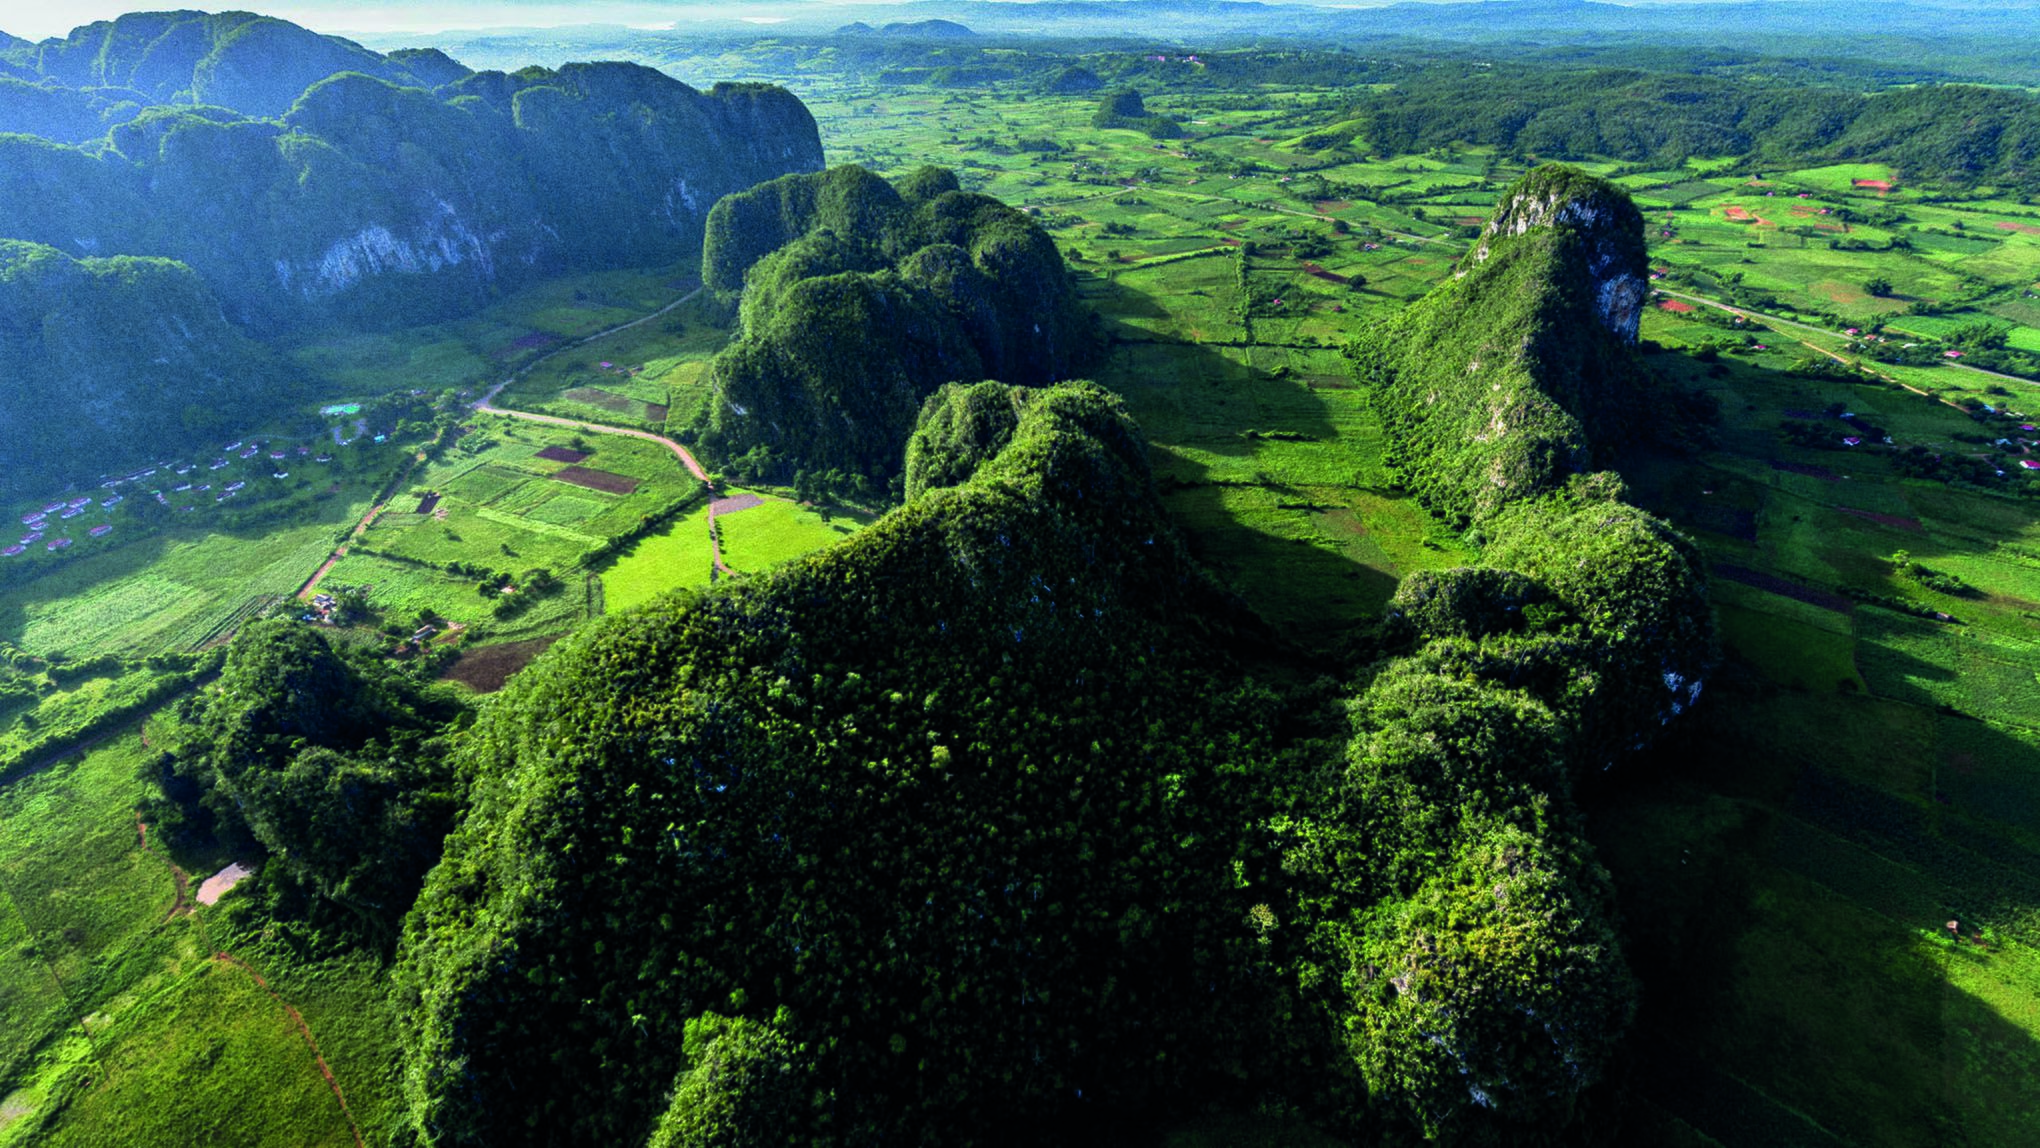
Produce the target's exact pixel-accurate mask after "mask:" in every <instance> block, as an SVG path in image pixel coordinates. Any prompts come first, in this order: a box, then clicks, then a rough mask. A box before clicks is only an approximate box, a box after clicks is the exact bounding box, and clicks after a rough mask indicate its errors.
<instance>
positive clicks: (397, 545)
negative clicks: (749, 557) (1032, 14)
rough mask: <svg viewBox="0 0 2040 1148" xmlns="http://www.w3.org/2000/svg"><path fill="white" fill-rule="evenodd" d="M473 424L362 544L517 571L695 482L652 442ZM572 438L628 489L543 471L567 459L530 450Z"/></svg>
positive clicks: (611, 529)
mask: <svg viewBox="0 0 2040 1148" xmlns="http://www.w3.org/2000/svg"><path fill="white" fill-rule="evenodd" d="M480 425H481V429H480V430H479V431H478V432H477V433H476V434H475V435H472V436H470V438H469V439H467V440H463V444H462V446H461V447H460V448H457V449H455V450H454V451H451V452H449V453H448V456H447V458H445V459H443V460H441V461H440V462H437V463H435V464H433V465H432V466H430V467H427V468H425V469H424V470H423V471H421V472H420V473H418V474H417V475H415V476H414V477H413V480H412V488H411V490H410V491H409V492H408V493H407V494H405V495H404V496H401V497H399V498H397V499H393V500H392V502H391V509H390V510H389V511H386V512H385V513H384V514H383V515H382V516H381V517H379V518H377V519H376V521H375V524H374V525H373V526H372V527H370V529H369V530H368V533H367V535H366V536H365V537H364V538H363V543H364V545H365V547H366V548H367V549H369V550H373V551H378V552H382V553H386V554H388V555H391V556H393V557H395V558H398V559H408V560H411V561H414V562H422V563H426V564H429V565H433V566H440V567H444V566H447V565H449V564H453V563H463V564H467V565H471V566H480V567H483V568H485V569H490V570H505V571H509V572H511V573H522V572H523V571H525V570H529V569H532V568H534V567H541V566H542V567H546V568H548V569H550V570H552V571H553V572H554V573H556V574H558V573H563V572H565V571H567V570H569V569H571V568H573V567H574V566H575V565H576V564H577V563H578V562H579V561H580V559H581V556H582V555H584V554H586V553H587V552H588V551H589V550H590V549H591V548H592V547H593V546H595V545H596V544H597V543H599V542H601V541H602V540H603V539H606V538H610V537H614V536H616V535H619V534H623V533H626V532H628V531H630V530H633V529H636V528H637V526H638V524H639V522H640V521H642V519H643V518H644V517H645V516H647V515H656V514H659V513H662V512H663V511H665V510H666V509H667V508H669V507H671V506H672V505H674V504H675V503H677V502H678V501H680V500H681V499H683V498H685V497H687V496H688V495H690V494H691V493H692V492H693V491H694V490H695V489H696V487H697V485H698V484H697V483H696V481H695V479H694V478H693V477H692V476H691V475H689V474H688V473H687V472H686V471H685V470H684V469H683V468H682V467H681V465H680V461H679V460H678V459H677V458H675V457H674V456H673V454H672V452H670V451H668V450H667V449H666V448H665V447H663V446H661V445H659V444H657V443H651V442H645V441H643V440H639V439H632V438H624V437H620V436H616V435H603V434H597V433H593V432H577V431H574V430H572V429H569V428H565V427H553V426H547V425H544V424H538V423H530V422H521V421H518V420H513V419H508V418H493V419H485V420H484V421H483V422H482V423H481V424H480ZM577 440H578V441H580V442H582V443H583V444H584V446H583V449H586V450H587V451H589V452H591V453H590V456H589V457H588V458H585V459H583V460H582V461H581V462H580V463H579V464H577V465H579V466H582V467H584V468H588V469H592V470H600V471H606V472H608V473H611V474H618V475H623V476H625V477H628V478H634V479H637V480H638V487H637V489H636V490H635V491H633V492H631V493H629V494H615V493H609V492H606V491H599V490H591V489H588V488H586V487H582V486H577V485H573V484H571V483H567V482H564V481H562V480H559V479H556V478H554V477H552V476H553V475H554V474H555V473H556V472H558V471H559V470H561V469H563V468H564V467H565V466H566V465H567V464H564V463H560V462H553V461H549V460H546V459H541V458H538V457H537V454H538V452H539V451H540V450H542V449H544V448H546V447H550V446H559V447H566V446H570V445H571V444H572V443H574V442H575V441H577ZM429 491H437V492H439V494H440V495H441V498H440V501H439V503H438V505H437V507H436V508H435V509H436V511H437V513H434V514H419V513H417V508H418V507H419V505H420V502H419V501H417V499H418V498H419V497H420V496H422V495H424V494H425V493H427V492H429ZM450 616H457V615H450Z"/></svg>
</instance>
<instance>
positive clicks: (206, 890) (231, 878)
mask: <svg viewBox="0 0 2040 1148" xmlns="http://www.w3.org/2000/svg"><path fill="white" fill-rule="evenodd" d="M254 875H255V871H254V870H252V869H250V868H248V867H247V866H245V865H243V864H241V863H240V862H239V861H236V862H234V863H233V864H231V865H229V866H227V867H226V868H224V869H222V870H220V871H219V872H217V873H215V874H213V875H212V876H210V877H207V878H206V879H205V880H204V881H201V882H200V883H199V886H198V903H199V904H201V905H211V904H215V903H217V902H218V901H219V899H220V898H221V897H224V896H226V895H227V891H228V890H230V889H232V888H233V887H234V886H236V885H239V884H240V883H241V882H242V881H244V880H246V879H247V878H249V877H252V876H254Z"/></svg>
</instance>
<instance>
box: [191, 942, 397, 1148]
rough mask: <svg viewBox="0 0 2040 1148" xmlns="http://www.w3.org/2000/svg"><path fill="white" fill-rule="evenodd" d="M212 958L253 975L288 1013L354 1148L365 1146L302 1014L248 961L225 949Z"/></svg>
mask: <svg viewBox="0 0 2040 1148" xmlns="http://www.w3.org/2000/svg"><path fill="white" fill-rule="evenodd" d="M213 959H214V960H216V961H219V962H221V963H222V964H228V965H233V966H234V967H236V968H238V969H240V970H241V971H242V972H245V973H247V974H248V975H249V976H250V977H253V978H254V979H255V983H256V984H258V985H260V986H262V991H263V992H266V993H268V994H269V999H270V1000H273V1001H275V1002H276V1003H277V1004H279V1005H282V1006H283V1011H284V1012H285V1013H287V1014H289V1016H290V1019H291V1020H292V1021H293V1022H295V1023H296V1024H297V1028H298V1033H299V1034H300V1035H302V1036H303V1037H304V1038H305V1044H306V1045H307V1046H309V1047H310V1048H311V1050H312V1063H313V1064H316V1065H318V1067H319V1075H320V1076H323V1077H325V1078H326V1087H328V1088H330V1089H332V1090H333V1099H335V1100H337V1101H339V1102H340V1115H342V1116H344V1117H346V1118H347V1128H348V1130H349V1131H351V1132H353V1133H354V1148H367V1144H366V1142H365V1141H364V1140H362V1138H361V1125H359V1124H356V1123H355V1122H354V1112H353V1110H351V1109H349V1108H348V1107H347V1096H346V1094H345V1093H343V1092H341V1091H340V1082H339V1081H338V1080H335V1079H334V1078H333V1070H332V1069H331V1068H329V1067H327V1065H326V1057H325V1056H324V1054H322V1053H320V1051H319V1042H318V1041H317V1040H315V1039H313V1037H312V1026H310V1025H308V1024H306V1023H305V1017H304V1014H303V1013H301V1012H299V1011H298V1010H297V1009H296V1007H294V1006H293V1005H292V1004H291V1003H290V1002H289V1001H287V1000H284V999H283V997H281V996H279V995H278V994H277V991H276V990H275V989H273V988H270V987H269V982H268V981H266V980H263V979H262V974H261V973H258V972H256V971H255V969H254V967H253V966H251V965H249V964H248V962H246V961H244V960H242V959H241V958H239V957H237V956H235V955H233V954H232V953H229V952H226V951H225V950H221V951H219V952H215V953H214V954H213Z"/></svg>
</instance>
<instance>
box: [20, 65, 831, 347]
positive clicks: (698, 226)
mask: <svg viewBox="0 0 2040 1148" xmlns="http://www.w3.org/2000/svg"><path fill="white" fill-rule="evenodd" d="M180 26H181V25H180ZM300 31H301V30H300ZM164 34H165V35H168V34H169V33H167V32H166V33H164ZM283 35H284V34H283V33H280V32H276V31H274V30H272V29H270V28H269V27H268V25H267V24H264V25H260V26H255V25H250V26H248V27H247V28H246V29H244V30H243V33H242V37H241V38H242V39H243V40H246V39H256V40H262V39H274V38H277V37H278V36H283ZM286 38H287V37H286ZM159 39H160V38H159ZM239 42H240V41H236V43H239ZM328 47H330V45H329V46H328ZM332 50H333V51H341V49H338V48H334V49H332ZM234 58H235V59H236V60H240V61H241V62H242V63H241V64H240V65H237V66H239V67H241V68H242V72H243V73H244V77H243V78H244V79H245V78H247V76H248V75H252V74H253V73H252V72H251V69H252V67H253V65H252V64H250V63H249V61H250V60H255V59H259V57H257V56H251V55H249V53H247V52H245V51H243V52H240V53H237V54H236V55H235V56H234ZM407 60H408V62H409V63H408V66H411V67H416V68H419V69H423V70H428V71H431V72H433V73H434V74H436V75H447V74H450V72H449V69H450V68H456V67H457V65H454V64H452V62H451V61H448V60H445V59H444V58H443V57H442V58H433V57H428V56H422V55H419V54H412V55H411V56H409V57H407ZM138 69H139V65H138V64H137V65H135V66H134V67H129V68H125V70H123V71H122V73H121V74H123V75H135V74H137V71H138ZM313 70H314V71H316V70H317V69H316V68H315V69H313ZM251 82H252V81H251ZM10 83H11V81H10ZM0 110H4V109H0ZM106 144H107V146H106V147H104V148H99V149H93V150H85V149H81V148H75V147H58V146H50V145H48V144H41V145H37V144H36V143H35V142H34V141H27V140H21V139H19V138H12V139H7V140H0V152H4V153H6V155H5V157H0V158H7V159H9V160H11V161H13V162H8V163H6V164H4V165H0V192H4V193H9V194H6V195H5V196H4V197H0V237H6V238H19V239H25V240H30V241H34V242H38V243H43V244H47V245H49V246H52V247H56V248H58V249H59V250H62V251H64V252H66V253H68V254H71V255H73V256H85V255H113V254H119V253H123V252H146V253H149V254H154V255H165V256H169V257H171V258H175V259H178V260H180V261H182V262H184V263H187V264H189V265H190V266H191V267H192V268H193V269H195V270H197V271H198V272H199V273H200V275H202V276H203V277H204V278H205V280H206V281H207V282H208V283H209V284H210V285H211V286H212V287H213V289H214V290H215V291H216V292H217V293H218V294H219V296H220V300H221V303H222V305H223V306H224V307H225V308H226V310H227V313H228V314H229V316H230V317H232V318H233V319H235V320H236V321H239V322H242V323H245V324H248V325H250V326H253V327H255V328H258V329H265V328H274V327H281V326H286V325H291V326H296V325H302V324H304V323H306V322H316V321H320V320H325V319H333V320H338V321H341V322H344V323H349V324H366V325H382V324H388V323H399V322H418V321H421V320H430V319H435V318H445V317H449V316H452V315H457V314H460V313H463V312H464V311H466V310H468V309H470V308H472V307H473V306H475V305H476V304H478V303H479V302H481V301H482V300H483V299H485V298H487V297H489V296H490V295H492V294H493V293H495V292H497V291H499V290H501V289H504V288H508V287H515V286H516V285H517V284H518V283H519V282H520V281H526V280H529V279H530V278H532V277H535V276H539V275H546V274H558V273H561V272H566V271H575V270H589V269H599V268H605V267H616V266H629V265H646V264H657V263H666V262H672V261H676V260H680V259H684V258H687V257H689V256H691V255H692V254H693V253H694V252H695V251H696V250H698V248H699V245H700V243H701V238H702V231H703V227H704V223H705V221H706V219H707V215H708V211H709V209H710V208H711V207H713V206H714V205H715V203H716V201H717V200H719V199H721V198H722V197H723V196H725V195H728V194H730V193H732V192H737V191H742V190H745V189H747V188H749V187H751V186H753V185H755V184H757V183H760V182H763V181H766V180H770V179H773V178H775V177H777V176H781V175H785V174H789V173H793V172H806V171H814V170H818V169H820V167H821V165H822V148H821V139H820V135H819V133H818V131H817V130H816V127H815V123H814V119H813V117H812V116H811V115H809V113H808V111H807V109H806V108H805V107H804V106H803V105H802V104H801V103H800V101H799V100H798V99H796V98H795V97H794V96H792V95H791V94H790V93H788V92H786V91H784V90H783V89H778V88H771V87H766V86H762V85H724V86H718V87H717V88H715V89H714V90H712V91H709V92H701V91H697V90H695V89H694V88H691V87H688V86H687V85H685V84H682V83H680V82H678V81H676V80H673V79H671V78H670V77H667V76H665V75H663V74H661V73H659V72H656V71H654V70H652V69H649V68H642V67H638V66H636V65H631V64H613V63H612V64H571V65H568V66H566V67H563V68H560V69H558V70H557V71H549V70H546V69H538V68H533V69H526V70H523V71H520V72H518V73H517V74H515V75H505V74H503V73H500V72H498V73H483V74H479V75H470V74H465V72H464V70H463V74H462V75H461V76H460V78H459V79H457V80H456V81H455V82H454V83H451V84H449V85H445V86H443V87H441V88H439V89H438V90H437V91H427V90H425V89H424V88H422V87H417V86H412V85H409V84H402V83H394V82H391V81H389V80H387V79H382V78H378V77H376V76H372V75H366V74H362V73H359V72H343V73H341V74H338V75H333V76H329V77H326V78H323V79H320V80H318V81H317V82H316V83H313V84H312V85H311V86H310V87H309V88H306V89H305V90H303V91H302V92H301V93H300V94H297V95H296V96H295V97H294V99H293V100H292V102H291V103H290V104H289V106H288V110H287V111H285V112H284V113H283V114H282V115H281V116H280V117H279V118H277V119H274V120H268V119H250V118H246V117H242V116H239V115H237V114H235V113H233V112H231V111H229V110H227V109H223V108H169V107H156V108H149V109H146V110H144V111H142V112H141V113H140V114H139V115H136V116H134V118H133V119H132V120H131V122H127V123H123V124H120V125H118V126H115V127H114V128H113V129H112V130H111V132H110V134H108V135H107V136H106Z"/></svg>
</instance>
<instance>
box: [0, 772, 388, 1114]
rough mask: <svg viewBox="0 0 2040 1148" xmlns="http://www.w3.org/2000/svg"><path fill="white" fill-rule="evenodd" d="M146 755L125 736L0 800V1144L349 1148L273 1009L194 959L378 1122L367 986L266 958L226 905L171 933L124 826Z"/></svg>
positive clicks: (169, 918)
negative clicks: (308, 1037) (322, 1063)
mask: <svg viewBox="0 0 2040 1148" xmlns="http://www.w3.org/2000/svg"><path fill="white" fill-rule="evenodd" d="M150 752H151V751H150V750H149V749H148V748H147V747H146V746H145V745H143V744H142V742H141V740H140V739H139V737H137V736H135V735H132V734H130V735H127V736H124V737H120V738H117V739H115V740H114V741H112V742H109V743H107V744H106V745H103V746H101V747H99V748H97V749H95V750H93V751H91V752H90V753H87V754H84V755H81V756H78V757H74V758H71V759H68V760H65V761H63V762H60V763H58V764H56V765H54V766H52V767H50V768H48V769H45V770H42V771H40V772H38V773H35V774H32V775H29V776H27V777H24V778H21V779H18V780H16V781H14V782H12V783H10V784H9V785H8V786H6V787H5V788H4V789H0V883H4V886H5V892H6V900H5V903H4V904H0V910H4V911H0V940H4V942H5V947H4V949H0V1096H5V1098H6V1099H5V1108H6V1110H7V1115H6V1116H4V1117H0V1145H10V1146H11V1145H16V1144H23V1145H25V1144H38V1145H41V1144H63V1145H69V1144H76V1145H93V1146H99V1145H157V1144H172V1143H179V1144H181V1143H218V1144H227V1143H233V1144H274V1145H313V1144H331V1145H347V1144H352V1143H353V1142H354V1135H353V1132H352V1131H351V1129H350V1128H349V1127H348V1125H347V1123H346V1120H345V1118H344V1117H343V1116H342V1114H341V1111H340V1107H339V1103H338V1101H336V1100H335V1099H334V1096H333V1093H332V1091H331V1089H330V1088H329V1086H328V1085H327V1084H326V1082H325V1081H324V1079H323V1078H321V1076H320V1075H319V1073H318V1071H317V1069H316V1067H315V1065H314V1063H313V1059H312V1052H311V1049H310V1047H309V1046H308V1045H307V1043H306V1041H305V1038H304V1036H303V1034H302V1032H301V1031H300V1029H299V1027H298V1025H297V1023H296V1022H295V1021H294V1020H292V1019H291V1018H290V1016H289V1015H288V1013H287V1012H286V1011H285V1007H284V1005H283V1004H282V1003H279V1002H278V1000H277V999H276V998H275V997H274V996H272V995H271V993H270V992H268V991H266V990H264V989H263V988H261V987H260V986H259V985H258V984H257V982H256V980H255V978H254V976H252V975H251V974H250V972H249V971H248V969H247V968H245V967H242V966H239V965H235V964H230V963H227V962H223V961H219V960H216V959H215V958H214V956H213V953H214V951H215V949H216V948H217V947H226V948H229V949H231V950H234V951H236V952H237V953H240V954H241V955H242V958H243V959H244V960H246V961H248V962H250V963H251V964H252V965H253V966H254V968H255V969H256V970H257V971H258V972H260V973H261V974H262V975H263V976H264V977H265V978H266V979H268V980H269V981H270V984H271V987H272V988H274V989H275V990H276V991H277V992H278V993H281V994H282V995H283V997H284V999H285V1000H286V1001H289V1002H291V1003H292V1004H294V1005H295V1006H296V1007H298V1008H299V1009H300V1010H301V1012H302V1014H303V1016H304V1019H305V1021H306V1023H307V1024H309V1025H310V1026H311V1029H312V1031H313V1033H314V1034H315V1036H316V1038H317V1039H318V1042H319V1045H320V1049H321V1051H322V1052H323V1053H324V1054H325V1057H326V1060H327V1062H328V1064H329V1065H330V1066H331V1067H332V1069H333V1072H334V1074H335V1076H336V1078H337V1079H338V1080H339V1081H340V1083H341V1086H342V1088H343V1089H344V1090H346V1093H347V1095H348V1098H349V1102H350V1104H352V1105H353V1106H354V1108H355V1110H356V1112H357V1114H359V1115H361V1116H363V1117H366V1118H369V1119H371V1120H374V1121H376V1122H379V1123H380V1122H384V1121H386V1120H387V1119H388V1117H389V1116H390V1115H391V1114H392V1111H393V1110H392V1108H391V1105H393V1104H394V1093H393V1089H392V1082H393V1080H394V1077H393V1076H392V1075H391V1072H390V1068H391V1064H390V1056H391V1055H392V1053H393V1048H394V1044H393V1039H392V1034H391V1033H390V1031H389V1030H388V1024H389V1017H388V1015H387V1013H386V1012H385V1011H384V1010H383V1008H382V1007H381V1004H380V999H379V998H380V994H381V991H382V990H381V988H380V983H381V980H382V975H383V973H382V970H381V969H380V968H379V967H378V966H377V965H376V963H375V962H374V961H371V960H367V959H365V958H359V957H356V958H349V959H342V960H338V961H323V962H306V961H305V960H304V959H303V958H301V957H297V956H295V955H293V954H291V953H289V952H287V951H285V950H284V949H283V948H281V947H279V948H278V950H277V951H274V952H271V951H267V950H265V949H264V947H263V942H262V940H261V936H260V934H259V933H257V934H254V935H249V934H246V933H245V932H240V931H237V930H236V929H235V928H234V927H233V923H232V920H231V917H230V916H229V915H230V914H231V912H232V911H233V907H234V903H235V900H236V897H238V896H239V894H236V895H235V896H233V897H229V898H228V899H227V901H225V902H222V904H221V906H219V908H218V909H217V910H206V911H205V912H206V913H207V914H209V915H211V914H222V915H220V916H217V917H216V918H215V919H214V920H213V921H212V922H211V927H210V928H208V923H207V921H205V920H203V919H201V918H200V917H197V916H193V915H190V914H173V912H172V909H173V907H174V905H175V904H176V897H177V892H176V884H175V882H174V880H173V875H172V871H171V869H170V866H169V865H168V864H167V863H166V862H165V861H164V860H163V859H162V858H161V857H159V856H158V855H156V854H154V853H151V852H149V851H147V850H146V849H144V848H143V846H142V843H141V839H140V836H139V834H138V832H137V829H136V823H135V813H134V802H135V800H136V799H137V798H138V797H139V796H140V795H141V791H142V786H143V783H142V782H141V781H139V780H138V779H137V767H138V766H139V765H140V764H141V762H142V760H143V759H144V758H145V757H147V756H148V755H149V754H150ZM220 860H221V859H219V858H204V859H192V860H191V861H190V863H192V864H194V865H197V864H199V863H200V862H201V861H202V862H203V863H204V864H207V865H210V864H213V863H217V862H218V861H220Z"/></svg>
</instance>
